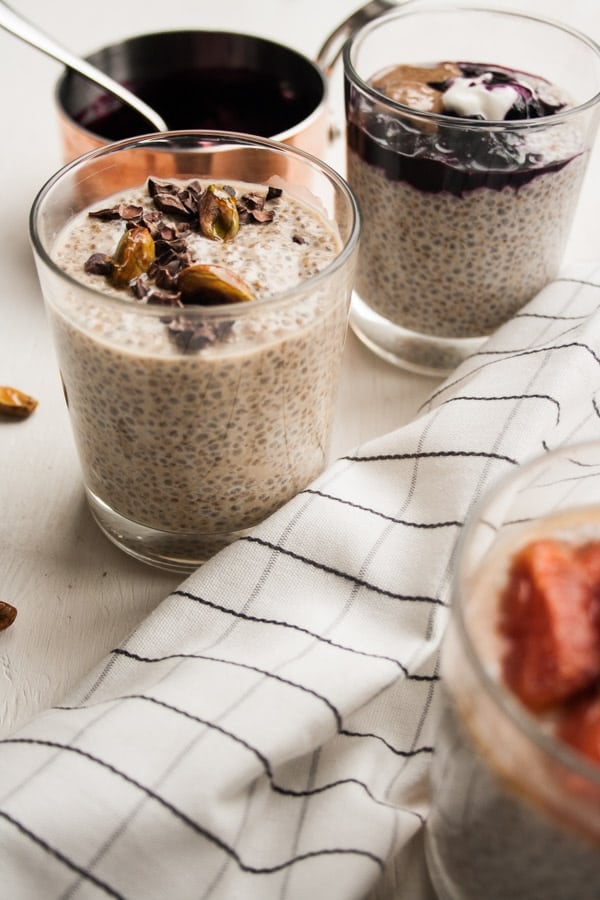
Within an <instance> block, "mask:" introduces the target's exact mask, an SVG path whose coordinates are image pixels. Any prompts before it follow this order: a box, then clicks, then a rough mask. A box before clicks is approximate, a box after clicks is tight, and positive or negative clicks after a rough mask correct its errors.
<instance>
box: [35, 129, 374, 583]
mask: <svg viewBox="0 0 600 900" xmlns="http://www.w3.org/2000/svg"><path fill="white" fill-rule="evenodd" d="M359 233H360V218H359V214H358V210H357V206H356V203H355V200H354V197H353V195H352V192H351V191H350V190H349V189H348V187H347V185H346V183H345V182H344V181H343V179H341V178H340V177H339V176H338V175H337V174H336V173H335V172H334V171H333V170H331V169H329V168H328V167H327V166H326V165H324V164H323V163H321V162H320V161H318V160H317V159H316V158H314V157H312V156H310V155H308V154H306V153H304V152H302V151H300V150H295V149H293V148H290V147H287V146H284V145H283V144H279V143H278V142H273V141H270V140H266V139H264V140H263V139H260V138H254V137H250V136H243V135H238V134H229V133H225V132H221V133H208V132H172V133H165V134H161V135H151V136H146V137H141V138H136V139H132V140H128V141H123V142H119V143H116V144H111V145H109V146H107V147H105V148H102V149H100V150H96V151H93V152H91V153H88V154H87V155H85V156H83V157H80V158H79V159H77V160H75V161H74V162H72V163H70V164H69V165H67V166H65V167H64V168H63V169H62V170H61V171H59V172H58V173H57V174H56V175H55V176H54V177H53V178H51V179H50V180H49V182H48V183H47V184H46V185H45V186H44V187H43V188H42V190H41V191H40V193H39V195H38V197H37V198H36V200H35V203H34V206H33V209H32V213H31V235H32V243H33V248H34V255H35V258H36V264H37V268H38V273H39V277H40V281H41V285H42V289H43V293H44V298H45V302H46V307H47V310H48V314H49V319H50V323H51V326H52V330H53V336H54V339H55V345H56V349H57V357H58V362H59V366H60V374H61V378H62V382H63V386H64V393H65V399H66V402H67V405H68V408H69V414H70V418H71V424H72V427H73V432H74V436H75V441H76V444H77V449H78V453H79V458H80V462H81V466H82V471H83V481H84V485H85V490H86V494H87V499H88V502H89V505H90V508H91V511H92V513H93V515H94V517H95V519H96V521H97V522H98V524H99V525H100V527H101V529H102V530H103V531H104V532H105V534H106V535H107V536H108V537H109V538H110V539H111V540H112V541H113V542H115V543H116V544H117V545H118V546H120V547H121V548H122V549H123V550H125V551H126V552H127V553H129V554H131V555H133V556H135V557H137V558H139V559H141V560H143V561H145V562H148V563H151V564H155V565H158V566H161V567H163V568H168V569H173V570H181V571H187V570H190V569H192V568H194V567H195V566H197V565H198V564H200V563H201V562H203V561H205V560H206V559H207V558H208V557H210V556H211V555H212V554H214V553H215V552H216V551H217V550H219V549H220V548H221V547H223V546H225V545H226V544H228V543H230V542H231V541H232V540H234V539H235V538H236V537H238V536H240V535H242V534H244V533H245V532H246V531H247V529H249V528H251V527H252V526H254V525H255V524H257V523H259V522H261V521H262V520H264V519H265V518H266V517H267V516H268V515H269V514H270V513H272V512H274V511H275V510H276V509H277V508H278V507H280V506H281V505H282V504H283V503H284V502H285V501H287V500H288V499H290V498H291V497H292V496H294V495H295V494H296V493H297V492H298V491H300V490H302V489H303V488H304V487H306V486H307V485H308V484H309V483H310V482H311V481H312V480H313V479H314V478H316V476H317V475H319V474H320V472H321V471H322V469H323V468H324V466H325V464H326V462H327V461H328V459H327V454H328V446H329V440H330V435H331V426H332V421H333V414H334V405H335V400H336V394H337V387H338V380H339V375H340V366H341V359H342V352H343V348H344V341H345V335H346V330H347V320H348V308H349V303H350V296H351V290H352V284H353V276H354V264H355V259H356V254H357V248H358V239H359Z"/></svg>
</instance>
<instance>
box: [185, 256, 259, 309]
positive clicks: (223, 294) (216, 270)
mask: <svg viewBox="0 0 600 900" xmlns="http://www.w3.org/2000/svg"><path fill="white" fill-rule="evenodd" d="M177 290H178V291H180V292H181V300H182V302H183V303H184V304H188V303H193V304H199V305H201V306H216V305H218V304H221V303H244V302H247V301H248V300H254V295H253V293H252V291H251V290H250V288H249V287H248V285H247V284H246V283H245V282H244V281H242V279H241V278H239V276H238V275H236V274H235V272H232V271H231V270H230V269H227V268H225V266H214V265H194V266H187V268H185V269H182V271H181V272H180V273H179V276H178V278H177Z"/></svg>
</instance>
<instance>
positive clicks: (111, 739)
mask: <svg viewBox="0 0 600 900" xmlns="http://www.w3.org/2000/svg"><path fill="white" fill-rule="evenodd" d="M599 306H600V263H597V262H594V263H581V264H579V265H578V266H577V267H575V268H573V269H571V270H570V271H569V272H567V273H566V274H565V275H564V277H561V278H559V279H557V280H556V281H555V282H553V283H552V284H551V285H549V286H548V287H547V288H546V289H545V290H543V291H542V292H541V294H540V295H539V296H538V297H537V298H536V299H535V300H534V301H533V302H532V303H531V304H529V305H528V306H527V307H526V308H525V309H524V310H523V311H522V312H521V313H520V314H519V315H517V316H515V318H514V319H513V320H512V321H511V322H509V323H508V324H507V325H505V326H503V327H502V328H501V329H499V331H498V332H497V333H496V334H495V335H494V336H493V337H492V338H491V339H490V340H489V341H488V342H487V343H486V344H485V346H484V347H483V349H482V350H481V352H479V353H477V354H476V355H475V356H473V357H472V358H470V359H469V360H467V361H466V362H465V363H463V364H462V365H461V366H460V367H459V369H458V370H457V371H456V372H455V373H454V374H453V375H452V376H451V377H450V378H449V379H448V380H447V381H446V382H445V383H444V384H443V385H442V386H441V387H440V388H438V389H437V390H436V391H435V392H434V393H433V396H432V397H431V399H430V401H429V402H428V403H427V405H426V407H425V408H423V409H422V410H421V412H420V414H419V415H418V416H417V417H416V418H415V419H414V421H412V422H411V423H410V424H408V425H406V426H404V427H402V428H400V429H398V430H397V431H394V432H392V433H390V434H387V435H385V436H384V437H381V438H379V439H377V440H375V441H372V442H370V443H369V444H367V445H364V446H361V447H359V448H357V449H356V450H355V452H353V453H351V454H349V455H348V456H346V457H344V458H342V459H340V460H338V461H337V462H335V463H334V464H333V465H332V466H331V467H330V468H329V469H328V470H327V471H326V472H325V473H324V474H323V475H322V476H321V477H320V478H319V479H318V480H317V482H316V483H314V484H313V485H312V486H311V487H310V488H309V489H307V490H305V491H303V492H302V493H300V494H299V495H298V496H297V497H296V498H295V499H294V500H292V501H291V502H290V503H288V504H287V505H286V506H285V507H284V508H283V509H281V510H280V511H279V512H278V513H276V514H275V515H274V516H272V517H271V518H270V519H269V520H268V521H267V522H265V523H264V524H263V525H261V526H260V527H258V528H256V529H255V530H254V531H253V532H252V534H251V536H249V537H247V538H244V539H243V540H240V541H238V542H237V543H236V544H234V545H233V546H231V547H230V548H228V549H227V550H225V551H223V552H221V553H220V554H219V555H218V556H217V557H215V558H214V559H213V560H212V561H211V562H209V563H208V564H206V565H205V566H203V567H202V568H201V569H199V570H198V571H197V572H196V573H194V574H193V575H192V576H191V577H190V578H188V579H187V580H186V581H185V582H184V583H183V584H182V585H181V586H180V588H179V589H178V590H176V591H174V592H173V594H172V595H171V596H169V597H168V598H167V599H166V600H165V601H164V602H163V603H162V604H161V605H160V606H159V607H158V608H157V610H156V611H155V612H154V613H153V614H152V615H151V616H150V617H149V618H148V619H147V620H146V621H145V622H144V623H143V624H142V626H141V627H140V628H138V629H137V630H136V631H135V633H134V634H133V635H132V636H131V637H130V638H129V639H128V640H127V641H126V642H125V644H124V645H123V646H121V647H119V648H116V649H115V650H114V651H113V652H112V653H111V654H110V656H109V657H108V658H107V659H106V660H105V661H104V662H103V664H102V665H101V666H100V667H99V669H98V670H97V671H95V672H94V673H92V674H91V675H90V677H89V679H88V680H87V681H86V683H85V684H82V685H81V686H80V688H79V689H78V690H77V691H76V692H75V694H74V695H73V696H71V697H69V698H68V700H65V702H64V703H63V704H62V705H61V707H60V708H53V709H50V710H47V711H45V712H43V713H41V714H39V715H37V716H36V717H35V718H34V720H33V721H31V722H30V723H29V724H28V725H27V726H26V727H24V728H22V729H21V730H20V731H18V732H17V733H15V734H14V735H12V736H11V737H9V738H7V739H5V740H3V741H1V742H0V872H1V888H0V893H1V894H2V896H3V897H6V898H11V900H25V898H26V900H32V898H34V900H37V898H44V900H55V898H56V900H57V898H88V897H89V898H96V897H103V896H109V897H119V898H128V900H134V898H135V900H138V898H139V900H142V898H143V900H166V898H169V900H180V898H181V900H187V898H195V900H198V898H221V900H223V898H225V900H238V898H239V900H254V898H256V900H259V898H260V900H271V898H273V900H275V898H277V900H300V898H301V900H307V898H310V900H313V898H314V900H320V898H327V900H353V898H364V897H366V896H377V897H381V898H388V897H389V898H391V897H394V898H401V900H425V898H429V897H430V896H431V889H430V887H429V885H428V882H427V878H426V874H425V872H424V865H423V858H422V852H421V838H422V830H423V823H424V820H425V818H426V815H427V808H428V801H429V795H428V792H429V786H428V769H429V765H430V761H431V756H432V753H433V751H434V746H435V724H436V715H437V694H438V684H439V675H438V649H439V645H440V639H441V637H442V635H443V632H444V627H445V625H446V621H447V616H448V607H449V604H450V599H451V598H450V587H451V578H452V570H453V563H454V558H455V552H456V543H457V538H458V537H459V534H460V531H461V527H462V524H463V523H464V521H465V517H466V516H467V515H468V513H469V510H470V509H471V507H472V506H473V504H474V503H475V502H476V501H477V500H478V498H479V497H480V496H481V494H482V493H483V492H484V491H485V490H487V488H488V487H489V486H490V485H491V484H492V483H493V482H494V481H496V479H498V478H499V477H500V476H503V475H504V474H506V473H507V472H508V471H510V470H511V469H512V468H514V467H515V466H517V465H519V464H520V463H522V462H524V461H525V460H526V459H528V458H530V457H532V456H534V455H537V454H539V453H543V452H545V451H546V450H548V449H551V448H553V447H556V446H558V445H560V444H563V443H569V442H574V441H578V440H583V439H595V438H600V316H599V314H598V309H599Z"/></svg>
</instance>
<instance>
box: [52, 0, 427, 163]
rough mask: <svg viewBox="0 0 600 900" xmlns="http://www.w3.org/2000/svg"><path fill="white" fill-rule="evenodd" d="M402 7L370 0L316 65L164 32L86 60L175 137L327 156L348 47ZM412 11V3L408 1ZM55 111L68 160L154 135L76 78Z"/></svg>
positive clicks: (242, 37) (228, 40)
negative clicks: (236, 135)
mask: <svg viewBox="0 0 600 900" xmlns="http://www.w3.org/2000/svg"><path fill="white" fill-rule="evenodd" d="M401 2H403V0H371V2H369V3H367V4H366V5H365V6H362V7H360V9H358V10H356V11H355V12H354V13H353V14H352V15H350V16H349V17H348V18H347V19H346V20H345V21H344V22H342V23H341V24H340V25H339V26H338V27H337V28H336V29H335V31H334V32H332V34H331V35H329V37H328V38H327V39H326V41H325V42H324V43H323V46H322V47H321V50H320V51H319V53H318V55H317V59H316V61H314V62H313V61H312V60H310V59H309V58H308V57H306V56H304V55H303V54H301V53H299V52H297V51H296V50H293V49H291V48H290V47H287V46H285V45H283V44H280V43H277V42H275V41H271V40H267V39H266V38H262V37H258V36H254V35H249V34H241V33H235V32H226V31H203V30H188V31H166V32H160V33H155V34H143V35H137V36H135V37H131V38H129V39H126V40H123V41H120V42H119V43H116V44H112V45H110V46H107V47H104V48H102V49H100V50H97V51H96V52H95V53H92V54H91V55H89V56H87V57H86V61H87V62H89V63H91V64H93V65H94V66H95V67H96V68H97V69H100V71H102V72H105V73H106V74H108V75H110V76H111V77H112V78H113V79H115V80H116V81H118V82H119V83H121V84H123V85H125V86H126V87H127V88H129V90H131V91H132V92H133V93H134V94H136V95H138V96H139V97H141V98H142V99H143V100H145V101H146V103H148V104H149V106H151V107H152V108H153V109H155V110H156V111H157V112H158V113H159V114H160V115H161V116H162V117H163V119H164V120H165V121H166V122H167V124H168V127H169V129H170V130H176V129H196V128H207V129H211V130H214V129H218V130H222V131H239V132H247V133H250V134H256V135H260V136H263V137H271V138H275V139H277V140H281V141H284V142H286V143H288V144H291V145H293V146H296V147H300V148H301V149H303V150H307V151H308V152H309V153H313V154H314V155H315V156H318V157H323V156H324V155H325V154H326V151H327V145H328V136H329V130H330V121H329V118H330V116H329V108H328V81H329V75H330V72H331V70H332V68H333V66H334V64H335V62H336V60H337V58H338V56H339V54H340V52H341V49H342V47H343V44H344V43H345V41H346V39H347V38H348V37H349V36H350V35H351V34H352V33H353V32H354V31H355V30H356V29H357V28H359V27H360V26H361V25H362V24H364V23H366V22H368V21H370V20H371V19H373V18H375V17H376V16H378V15H381V14H382V13H384V12H386V11H388V10H389V9H390V8H392V7H395V6H398V5H399V3H401ZM404 2H410V0H404ZM55 98H56V106H57V113H58V119H59V128H60V134H61V140H62V147H63V156H64V159H65V161H69V160H71V159H73V158H74V157H76V156H79V155H80V154H81V153H84V152H86V151H88V150H91V149H94V148H96V147H99V146H102V145H103V144H106V143H108V142H109V141H112V140H118V139H121V138H126V137H132V136H135V135H137V134H145V133H147V132H148V122H147V121H146V120H144V119H143V118H142V117H141V116H140V115H139V114H138V113H136V112H135V111H134V110H132V109H131V108H129V107H127V106H125V105H124V104H123V103H122V102H121V101H120V100H118V99H117V98H116V97H114V96H113V95H111V94H109V93H107V92H106V91H105V90H103V89H102V88H101V87H99V86H98V85H96V84H94V83H92V82H91V81H89V80H87V79H86V78H84V77H82V76H81V75H79V74H77V73H76V72H75V71H73V70H72V69H65V71H64V73H63V75H62V76H61V78H60V79H59V81H58V84H57V87H56V92H55Z"/></svg>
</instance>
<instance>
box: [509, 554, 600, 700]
mask: <svg viewBox="0 0 600 900" xmlns="http://www.w3.org/2000/svg"><path fill="white" fill-rule="evenodd" d="M599 604H600V600H599V599H598V596H597V594H596V592H595V591H594V590H593V589H592V585H591V583H590V579H589V577H588V572H587V570H586V567H585V566H584V565H583V564H581V563H580V562H579V561H578V559H577V554H576V551H575V550H574V549H573V548H572V547H571V546H570V545H568V544H565V543H561V542H559V541H554V540H538V541H534V542H532V543H530V544H528V545H527V546H526V547H524V548H523V549H522V550H521V551H519V553H518V554H517V555H516V557H515V559H514V561H513V564H512V567H511V571H510V574H509V580H508V584H507V587H506V589H505V590H504V592H503V594H502V597H501V602H500V631H501V634H502V635H503V636H504V638H505V640H506V652H505V654H504V657H503V660H502V667H503V674H504V679H505V681H506V683H507V685H508V686H509V687H510V688H511V689H512V690H513V691H514V693H515V694H516V695H517V697H518V698H519V699H520V700H521V701H522V702H523V703H524V704H525V705H526V706H528V707H529V708H530V709H532V710H543V709H547V708H549V707H552V706H554V705H555V704H557V703H559V702H560V701H562V700H564V699H566V698H568V697H571V696H573V695H574V694H576V693H578V692H579V691H582V690H584V689H585V688H587V687H589V686H590V685H591V684H592V683H593V682H594V680H595V679H596V678H598V677H599V676H600V636H599V630H598V620H599V614H598V613H599V610H598V607H599Z"/></svg>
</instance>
